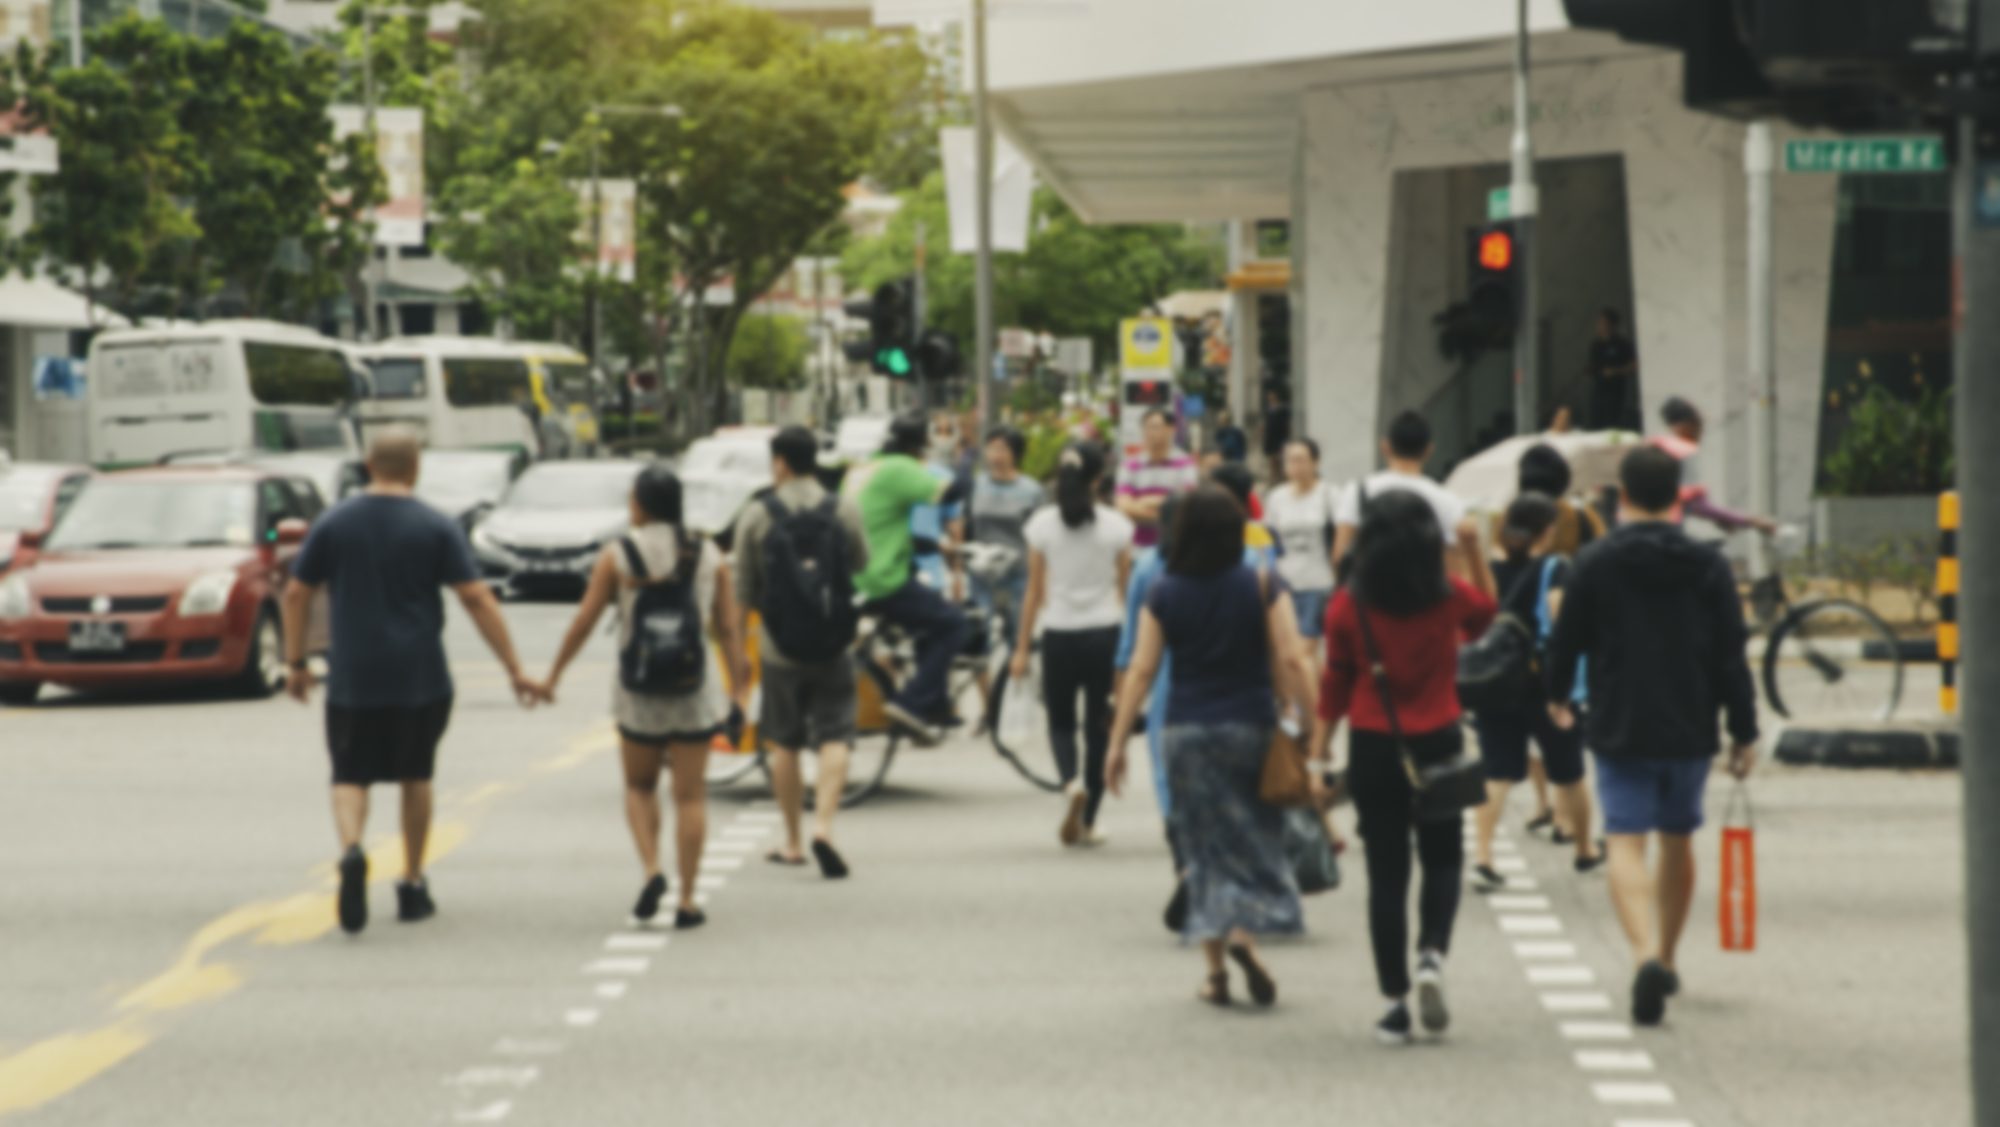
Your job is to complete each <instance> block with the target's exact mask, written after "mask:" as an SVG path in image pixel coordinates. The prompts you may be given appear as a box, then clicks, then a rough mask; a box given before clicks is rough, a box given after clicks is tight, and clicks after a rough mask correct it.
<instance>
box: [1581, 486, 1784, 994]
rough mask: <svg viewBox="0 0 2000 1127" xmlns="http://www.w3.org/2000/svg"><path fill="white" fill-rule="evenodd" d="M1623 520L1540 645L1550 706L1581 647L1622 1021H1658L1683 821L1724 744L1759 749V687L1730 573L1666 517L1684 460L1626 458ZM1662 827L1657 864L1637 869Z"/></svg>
mask: <svg viewBox="0 0 2000 1127" xmlns="http://www.w3.org/2000/svg"><path fill="white" fill-rule="evenodd" d="M1619 479H1620V483H1621V485H1622V496H1621V507H1620V513H1619V518H1620V523H1619V527H1618V530H1617V531H1616V532H1613V533H1612V534H1611V535H1610V536H1608V537H1606V538H1605V539H1603V540H1601V541H1599V542H1597V543H1596V544H1593V545H1591V546H1590V547H1589V548H1588V549H1586V550H1585V551H1584V553H1583V554H1582V555H1581V556H1579V557H1578V558H1577V562H1576V568H1575V572H1574V574H1572V575H1571V577H1570V580H1569V584H1568V592H1567V594H1566V596H1565V597H1564V599H1563V604H1562V612H1561V614H1560V615H1559V616H1558V617H1557V620H1556V628H1555V633H1554V635H1553V637H1552V638H1551V639H1550V643H1549V654H1548V662H1547V666H1546V669H1547V677H1548V685H1547V688H1548V699H1549V712H1550V715H1551V716H1552V717H1553V718H1554V720H1555V722H1556V724H1557V726H1559V727H1562V728H1569V727H1572V726H1574V725H1575V724H1576V722H1577V718H1576V715H1575V713H1574V711H1573V710H1572V708H1571V707H1570V704H1569V701H1570V699H1571V690H1572V688H1573V687H1574V685H1575V682H1576V675H1577V662H1578V659H1579V658H1587V659H1588V660H1589V665H1588V667H1587V668H1588V670H1589V677H1588V681H1589V685H1588V688H1589V709H1588V719H1587V721H1586V723H1585V737H1586V742H1587V744H1588V746H1589V748H1590V750H1591V751H1592V752H1594V753H1596V758H1597V785H1598V795H1599V799H1600V802H1601V805H1602V807H1603V810H1604V828H1605V833H1606V836H1607V838H1608V839H1609V845H1610V854H1611V862H1610V866H1609V872H1610V878H1611V898H1612V903H1613V905H1614V906H1615V907H1616V908H1617V910H1618V920H1619V923H1620V924H1622V925H1623V926H1624V929H1625V935H1626V938H1627V939H1628V940H1630V941H1631V944H1632V951H1633V954H1634V956H1635V957H1636V959H1637V961H1638V964H1639V969H1638V973H1637V975H1636V976H1635V978H1634V980H1633V984H1632V1019H1633V1021H1635V1022H1637V1023H1638V1024H1640V1025H1657V1024H1659V1022H1660V1020H1661V1018H1662V1017H1664V1016H1665V1014H1666V1003H1667V999H1668V998H1669V997H1671V996H1672V995H1674V994H1676V993H1678V992H1679V990H1680V974H1679V972H1678V970H1676V968H1675V961H1674V955H1675V951H1676V949H1677V947H1678V946H1679V943H1680V937H1681V932H1682V931H1683V930H1684V929H1685V928H1686V926H1687V918H1688V912H1689V909H1690V908H1691V906H1692V904H1693V902H1694V875H1695V867H1694V843H1693V836H1692V835H1693V834H1694V832H1695V831H1696V830H1698V829H1700V828H1701V824H1702V792H1703V789H1704V787H1705V786H1706V784H1707V782H1708V776H1709V770H1710V767H1711V765H1712V763H1713V760H1714V758H1715V756H1716V754H1717V753H1718V752H1720V751H1721V749H1722V742H1721V739H1720V736H1719V733H1718V731H1717V723H1716V718H1717V713H1718V712H1724V713H1726V714H1727V717H1728V728H1729V739H1730V751H1729V765H1728V766H1729V772H1730V774H1731V775H1733V776H1735V777H1736V778H1738V779H1742V778H1744V777H1745V776H1747V775H1748V774H1749V772H1750V768H1751V766H1752V765H1753V764H1754V762H1755V760H1756V751H1757V696H1756V691H1755V689H1754V688H1753V687H1752V684H1751V680H1750V665H1749V660H1748V657H1747V654H1746V652H1745V647H1746V646H1747V645H1748V631H1747V629H1746V627H1745V626H1744V622H1743V602H1742V599H1741V597H1740V596H1739V595H1738V593H1737V589H1736V577H1735V575H1734V574H1733V573H1732V572H1731V570H1730V568H1729V564H1728V561H1726V560H1724V559H1723V558H1722V556H1721V554H1720V553H1718V552H1716V551H1715V550H1714V549H1712V548H1709V547H1707V546H1705V545H1702V544H1698V543H1696V542H1695V541H1693V540H1691V539H1689V538H1688V536H1687V534H1686V533H1684V532H1682V531H1681V529H1680V526H1679V524H1678V523H1676V521H1675V520H1674V509H1675V507H1676V505H1677V504H1678V502H1679V500H1680V463H1679V462H1678V461H1676V460H1675V459H1674V457H1673V456H1672V455H1671V454H1668V453H1667V452H1665V451H1663V450H1659V449H1655V448H1652V447H1645V448H1641V449H1639V450H1635V451H1634V452H1632V453H1631V454H1629V455H1627V456H1626V458H1625V462H1624V464H1623V465H1622V466H1621V467H1620V470H1619ZM1654 838H1658V840H1659V846H1660V852H1659V867H1658V869H1657V870H1654V871H1649V870H1648V869H1647V866H1646V854H1647V848H1648V845H1649V844H1650V843H1651V841H1652V839H1654Z"/></svg>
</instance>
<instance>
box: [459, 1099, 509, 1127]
mask: <svg viewBox="0 0 2000 1127" xmlns="http://www.w3.org/2000/svg"><path fill="white" fill-rule="evenodd" d="M513 1110H514V1101H513V1100H495V1101H493V1102H492V1103H490V1104H487V1105H486V1106H485V1107H482V1108H467V1109H463V1110H460V1111H457V1112H454V1113H453V1114H452V1117H451V1121H452V1122H453V1123H498V1122H500V1121H501V1120H503V1119H505V1118H507V1113H508V1112H511V1111H513Z"/></svg>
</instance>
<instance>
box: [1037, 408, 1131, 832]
mask: <svg viewBox="0 0 2000 1127" xmlns="http://www.w3.org/2000/svg"><path fill="white" fill-rule="evenodd" d="M1104 469H1105V465H1104V450H1103V448H1102V447H1100V446H1098V445H1097V444H1096V443H1094V442H1073V443H1071V444H1070V445H1069V447H1068V448H1067V449H1065V450H1064V451H1063V452H1062V459H1061V461H1060V462H1058V463H1057V467H1056V503H1055V505H1054V506H1052V507H1047V508H1043V509H1042V510H1040V511H1039V512H1037V513H1036V514H1035V515H1034V516H1032V517H1030V518H1028V525H1027V529H1026V536H1027V541H1028V596H1027V600H1026V601H1025V602H1024V603H1023V604H1022V606H1021V626H1020V637H1019V638H1018V640H1017V641H1016V643H1015V646H1014V661H1013V669H1012V674H1013V678H1014V680H1015V681H1016V682H1017V683H1018V682H1020V681H1021V680H1022V679H1023V678H1025V677H1027V675H1028V657H1029V654H1030V652H1031V647H1032V646H1033V644H1034V640H1035V627H1036V626H1040V627H1041V628H1042V631H1043V632H1042V703H1043V706H1044V707H1045V708H1046V709H1047V711H1048V717H1049V746H1050V747H1051V748H1052V749H1053V750H1054V752H1055V757H1056V770H1057V771H1058V772H1059V773H1060V774H1061V775H1062V779H1063V786H1064V794H1065V797H1066V798H1067V801H1068V809H1067V811H1066V812H1065V813H1064V815H1063V821H1062V829H1061V831H1060V833H1059V835H1058V836H1059V837H1060V838H1061V840H1062V843H1063V844H1064V845H1100V844H1102V843H1103V841H1104V836H1103V835H1102V834H1100V833H1099V832H1098V831H1097V828H1096V827H1097V808H1098V805H1099V804H1100V803H1101V802H1103V800H1104V756H1105V749H1106V748H1107V747H1109V746H1110V739H1111V684H1112V680H1113V663H1114V662H1115V660H1116V659H1117V656H1118V631H1119V627H1120V626H1121V625H1122V624H1123V621H1124V614H1123V608H1124V601H1123V598H1122V594H1123V592H1124V590H1125V582H1126V579H1127V578H1128V577H1129V575H1130V571H1131V566H1132V560H1131V544H1132V533H1133V527H1132V522H1131V520H1130V519H1128V518H1127V517H1125V516H1124V515H1123V514H1122V513H1120V512H1119V511H1118V510H1117V509H1114V508H1112V507H1110V506H1109V505H1105V504H1103V503H1101V502H1099V501H1098V499H1097V497H1098V485H1099V483H1100V482H1101V481H1102V480H1103V478H1104ZM1078 694H1082V696H1083V731H1082V735H1083V748H1084V761H1083V764H1082V771H1081V774H1079V772H1078V764H1077V734H1078V732H1077V727H1078V725H1077V703H1076V702H1077V696H1078Z"/></svg>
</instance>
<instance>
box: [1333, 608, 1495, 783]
mask: <svg viewBox="0 0 2000 1127" xmlns="http://www.w3.org/2000/svg"><path fill="white" fill-rule="evenodd" d="M1354 618H1355V621H1356V622H1358V623H1360V624H1361V646H1362V649H1363V650H1365V651H1366V653H1367V655H1368V672H1369V676H1370V677H1371V678H1372V679H1373V680H1374V682H1375V691H1376V692H1377V693H1379V694H1381V697H1382V714H1383V715H1384V716H1385V717H1387V718H1388V721H1389V735H1390V736H1391V737H1392V738H1393V739H1394V740H1395V741H1396V752H1397V754H1399V755H1401V756H1402V757H1403V772H1404V774H1406V775H1408V776H1409V779H1410V790H1411V791H1412V792H1413V798H1412V803H1413V805H1414V807H1415V809H1414V810H1413V813H1414V814H1415V815H1416V818H1417V820H1418V821H1420V822H1444V821H1450V820H1451V819H1454V818H1458V817H1461V816H1463V815H1464V813H1465V812H1466V811H1467V810H1470V809H1472V808H1473V807H1475V806H1483V805H1485V804H1486V767H1485V765H1484V764H1482V763H1481V762H1480V761H1479V757H1478V756H1477V755H1474V754H1472V753H1470V752H1468V751H1467V750H1466V749H1465V741H1464V740H1463V739H1460V740H1459V741H1458V746H1457V748H1456V749H1454V750H1453V751H1452V752H1451V753H1450V754H1449V755H1444V756H1440V757H1437V758H1435V759H1434V760H1432V761H1431V762H1429V763H1425V762H1421V761H1420V760H1419V757H1418V755H1417V752H1416V749H1414V748H1412V747H1411V746H1410V741H1409V739H1408V738H1407V737H1406V736H1404V735H1403V724H1402V721H1400V720H1398V719H1397V717H1396V702H1395V700H1394V698H1392V697H1391V696H1390V695H1389V674H1388V671H1387V670H1385V669H1384V668H1383V667H1382V658H1381V656H1380V655H1381V650H1380V648H1379V647H1377V646H1376V645H1375V631H1374V630H1373V629H1371V628H1370V627H1369V625H1368V609H1367V608H1366V607H1363V606H1362V605H1361V603H1360V601H1359V600H1356V601H1355V604H1354Z"/></svg>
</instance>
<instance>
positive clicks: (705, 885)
mask: <svg viewBox="0 0 2000 1127" xmlns="http://www.w3.org/2000/svg"><path fill="white" fill-rule="evenodd" d="M728 883H729V878H728V877H715V876H709V877H696V878H695V880H694V886H695V887H696V888H700V889H706V890H708V891H710V892H716V891H719V890H720V889H722V888H723V887H724V886H725V885H727V884H728Z"/></svg>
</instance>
